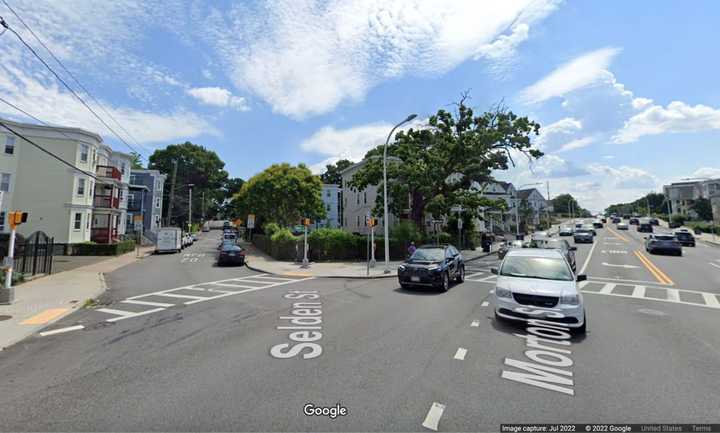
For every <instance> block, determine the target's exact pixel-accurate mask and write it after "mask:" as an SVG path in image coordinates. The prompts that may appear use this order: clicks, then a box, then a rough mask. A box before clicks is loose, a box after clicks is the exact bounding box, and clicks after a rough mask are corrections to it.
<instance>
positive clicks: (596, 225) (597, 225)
mask: <svg viewBox="0 0 720 433" xmlns="http://www.w3.org/2000/svg"><path fill="white" fill-rule="evenodd" d="M592 224H593V228H596V229H601V228H603V223H602V220H595V221H593V223H592Z"/></svg>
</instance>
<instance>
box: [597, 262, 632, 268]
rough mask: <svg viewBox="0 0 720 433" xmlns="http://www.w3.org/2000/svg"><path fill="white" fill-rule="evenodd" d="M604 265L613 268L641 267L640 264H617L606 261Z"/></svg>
mask: <svg viewBox="0 0 720 433" xmlns="http://www.w3.org/2000/svg"><path fill="white" fill-rule="evenodd" d="M602 265H603V266H610V267H612V268H625V269H636V268H639V267H640V266H634V265H615V264H612V263H605V262H603V263H602Z"/></svg>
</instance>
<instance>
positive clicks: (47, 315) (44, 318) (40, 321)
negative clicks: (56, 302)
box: [20, 308, 68, 325]
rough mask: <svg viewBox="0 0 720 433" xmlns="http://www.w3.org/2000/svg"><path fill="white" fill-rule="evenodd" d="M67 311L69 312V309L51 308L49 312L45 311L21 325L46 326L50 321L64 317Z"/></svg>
mask: <svg viewBox="0 0 720 433" xmlns="http://www.w3.org/2000/svg"><path fill="white" fill-rule="evenodd" d="M66 311H68V308H51V309H49V310H45V311H43V312H42V313H40V314H37V315H35V316H32V317H30V318H28V319H25V320H23V321H22V322H20V324H21V325H44V324H46V323H48V322H49V321H51V320H53V319H55V318H58V317H60V316H62V315H63V314H64V313H65V312H66Z"/></svg>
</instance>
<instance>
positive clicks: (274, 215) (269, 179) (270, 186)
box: [234, 163, 325, 226]
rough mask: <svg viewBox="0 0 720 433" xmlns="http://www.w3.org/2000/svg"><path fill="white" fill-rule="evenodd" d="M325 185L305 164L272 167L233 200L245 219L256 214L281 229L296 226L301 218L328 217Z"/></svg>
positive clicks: (254, 179)
mask: <svg viewBox="0 0 720 433" xmlns="http://www.w3.org/2000/svg"><path fill="white" fill-rule="evenodd" d="M321 193H322V181H321V180H320V177H319V176H314V175H313V174H312V173H311V172H310V170H309V169H308V168H307V167H306V166H305V164H300V165H298V166H297V167H294V166H292V165H290V164H287V163H283V164H273V165H271V166H270V167H268V168H266V169H265V170H264V171H263V172H262V173H259V174H256V175H255V176H253V177H251V178H250V179H248V181H247V182H245V183H244V184H243V186H242V188H241V189H240V192H238V193H237V194H236V195H235V197H234V200H236V201H237V206H238V210H239V211H240V212H241V214H242V215H245V214H248V213H254V214H255V215H256V216H257V218H258V219H259V220H261V221H262V222H276V223H278V224H280V225H281V226H289V225H291V224H297V223H298V222H299V221H300V219H301V218H310V219H313V220H316V219H321V218H324V217H325V207H324V205H323V202H322V198H321Z"/></svg>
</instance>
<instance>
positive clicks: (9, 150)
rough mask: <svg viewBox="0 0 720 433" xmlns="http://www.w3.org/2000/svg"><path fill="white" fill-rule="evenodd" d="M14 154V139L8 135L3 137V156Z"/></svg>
mask: <svg viewBox="0 0 720 433" xmlns="http://www.w3.org/2000/svg"><path fill="white" fill-rule="evenodd" d="M14 153H15V137H14V136H12V135H8V136H6V137H5V154H6V155H12V154H14Z"/></svg>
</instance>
